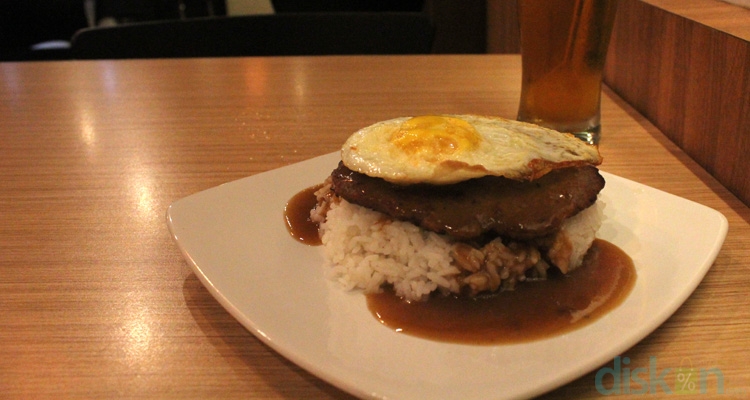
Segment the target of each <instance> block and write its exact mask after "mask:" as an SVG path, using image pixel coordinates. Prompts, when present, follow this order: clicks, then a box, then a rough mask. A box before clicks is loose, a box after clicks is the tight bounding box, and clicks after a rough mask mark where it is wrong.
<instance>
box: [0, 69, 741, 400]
mask: <svg viewBox="0 0 750 400" xmlns="http://www.w3.org/2000/svg"><path fill="white" fill-rule="evenodd" d="M0 77H1V80H0V124H1V128H0V176H2V180H1V181H0V321H1V322H0V323H1V324H2V328H1V329H0V393H2V395H0V397H3V398H18V399H26V398H55V399H60V398H118V397H129V398H160V399H165V398H222V399H228V398H243V399H245V398H269V399H270V398H288V399H297V398H305V399H313V398H347V397H348V395H347V394H345V393H343V392H341V391H339V390H338V389H336V388H334V387H332V386H330V385H328V384H327V383H324V382H322V381H320V380H318V379H317V378H315V377H313V376H312V375H311V374H309V373H307V372H306V371H304V370H302V369H300V368H299V367H297V366H295V365H294V364H292V363H290V362H289V361H287V360H285V359H284V358H282V357H280V356H279V355H277V354H276V353H275V352H273V351H272V350H270V349H269V348H268V347H266V346H265V345H264V344H262V343H261V342H260V341H259V340H258V339H256V338H255V337H254V336H252V335H251V334H250V333H248V331H247V330H245V329H244V328H243V327H242V326H241V325H240V324H239V323H238V322H236V321H235V320H234V319H233V318H232V317H231V316H230V315H229V314H228V313H227V312H226V311H224V309H223V308H222V307H221V306H220V305H219V304H218V303H217V302H216V301H215V300H214V299H213V298H212V297H211V296H210V294H209V293H208V291H207V290H206V289H204V288H203V286H202V285H201V284H200V282H199V281H198V279H197V278H196V277H195V275H193V273H192V272H191V271H190V269H189V268H188V266H187V264H186V262H185V261H184V260H183V259H182V257H181V255H180V253H179V251H178V249H177V247H176V246H175V245H174V243H173V242H172V239H171V237H170V234H169V232H168V230H167V226H166V223H165V211H166V209H167V207H168V206H169V204H171V203H172V202H173V201H175V200H177V199H180V198H182V197H184V196H187V195H189V194H192V193H195V192H197V191H200V190H204V189H208V188H211V187H213V186H216V185H219V184H221V183H224V182H228V181H232V180H235V179H238V178H242V177H245V176H248V175H253V174H257V173H259V172H263V171H267V170H271V169H274V168H277V167H281V166H283V165H288V164H291V163H295V162H298V161H302V160H306V159H309V158H311V157H313V156H317V155H321V154H325V153H329V152H332V151H336V150H337V149H338V148H339V146H340V145H341V144H342V142H343V141H344V140H345V138H346V137H347V136H348V135H349V134H350V133H352V132H353V131H354V130H355V129H357V128H359V127H362V126H365V125H367V124H370V123H373V122H375V121H378V120H383V119H387V118H391V117H395V116H404V115H416V114H426V113H477V114H493V115H499V116H504V117H509V118H513V117H514V116H515V112H516V106H517V99H518V94H519V89H520V59H519V58H518V56H513V55H511V56H503V55H476V56H468V55H465V56H401V57H319V58H240V59H192V60H191V59H185V60H141V61H101V62H40V63H25V64H21V63H5V64H0ZM602 119H603V138H602V142H601V152H602V154H603V155H604V158H605V161H604V164H603V165H602V169H604V170H606V171H608V172H611V173H614V174H617V175H621V176H623V177H626V178H629V179H633V180H636V181H638V182H641V183H644V184H646V185H650V186H653V187H656V188H658V189H662V190H665V191H667V192H671V193H673V194H676V195H678V196H682V197H685V198H688V199H691V200H694V201H697V202H699V203H702V204H705V205H707V206H709V207H712V208H715V209H717V210H719V211H720V212H722V213H723V214H724V215H725V216H726V217H727V218H728V220H729V234H728V236H727V239H726V242H725V244H724V247H723V248H722V250H721V252H720V254H719V256H718V258H717V260H716V263H715V265H714V266H713V267H712V269H711V271H710V272H709V273H708V275H707V276H706V278H705V279H704V281H703V283H702V284H701V285H700V286H699V287H698V289H697V290H696V291H695V293H694V294H693V295H692V296H691V297H690V298H689V299H688V300H687V302H686V303H685V304H684V305H683V306H682V307H681V308H680V309H679V310H678V311H677V313H676V314H674V316H672V317H671V318H670V319H669V320H668V321H667V322H666V323H665V324H664V325H662V326H661V327H660V328H659V329H657V330H656V331H655V332H654V333H653V334H651V335H650V336H648V337H647V338H646V339H645V340H643V341H642V342H640V343H639V344H638V345H636V346H635V347H633V348H632V349H630V350H628V351H627V352H626V353H625V354H623V356H627V357H629V358H630V359H631V363H630V365H631V366H632V367H633V368H636V367H639V366H640V367H648V365H649V357H658V363H659V367H660V368H661V369H663V368H677V367H680V366H681V363H684V362H685V360H689V361H690V362H691V363H692V365H693V366H694V367H696V368H711V367H716V368H719V369H720V370H721V372H722V374H723V376H724V380H725V381H724V387H725V393H724V396H723V397H721V398H727V397H729V398H732V397H734V398H745V397H746V396H748V395H750V366H749V365H748V364H747V361H748V359H750V351H749V350H748V349H749V348H750V307H748V306H747V304H748V301H747V298H748V288H749V287H750V252H749V251H748V249H749V248H750V209H748V207H747V206H745V205H744V204H743V203H741V202H740V201H738V200H737V198H736V197H734V196H733V195H731V194H730V193H729V192H728V191H727V190H726V189H725V188H724V187H722V186H721V185H720V184H719V183H717V181H716V180H715V179H714V178H712V176H711V175H709V174H708V173H707V172H705V171H704V170H703V169H701V168H700V167H699V166H697V164H696V163H695V162H693V161H692V160H691V159H690V158H688V157H687V156H686V155H685V154H684V153H683V152H682V151H681V150H680V149H679V148H678V147H676V146H675V145H673V144H672V143H671V142H669V141H668V140H667V139H666V138H665V136H664V135H663V134H662V133H660V132H659V131H658V130H657V129H655V128H654V126H653V125H651V124H650V123H649V121H647V120H646V119H644V118H643V117H642V116H641V115H639V114H638V113H636V112H635V111H634V110H633V109H632V108H631V107H629V105H628V104H626V103H625V102H623V101H622V100H620V99H619V98H618V97H616V96H615V95H613V94H612V93H611V92H610V91H609V90H605V97H604V100H603V117H602ZM710 389H711V390H710V391H709V393H708V394H706V395H703V396H701V398H710V397H712V396H711V395H712V394H715V390H714V389H715V388H714V386H711V387H710ZM727 395H728V396H727ZM547 396H548V397H549V398H599V397H600V396H601V394H600V393H598V392H597V390H596V388H595V385H594V373H593V372H592V373H590V374H588V375H586V376H584V377H582V378H580V379H578V380H576V381H574V382H572V383H571V384H569V385H567V386H565V387H563V388H560V389H558V390H556V391H554V392H552V393H549V394H548V395H547ZM631 397H632V398H642V395H631V396H627V395H621V396H617V398H618V399H619V398H631Z"/></svg>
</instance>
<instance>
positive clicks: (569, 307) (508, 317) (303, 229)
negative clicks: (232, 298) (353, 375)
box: [284, 185, 636, 345]
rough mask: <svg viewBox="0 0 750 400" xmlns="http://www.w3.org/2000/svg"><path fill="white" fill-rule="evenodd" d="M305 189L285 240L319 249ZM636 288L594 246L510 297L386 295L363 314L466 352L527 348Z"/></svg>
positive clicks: (606, 249) (619, 254)
mask: <svg viewBox="0 0 750 400" xmlns="http://www.w3.org/2000/svg"><path fill="white" fill-rule="evenodd" d="M319 187H320V185H318V186H313V187H310V188H307V189H305V190H303V191H301V192H300V193H298V194H297V195H295V196H294V197H292V199H291V200H289V202H288V203H287V205H286V208H285V209H284V217H285V221H286V225H287V229H288V230H289V232H290V234H291V235H292V236H293V237H294V238H295V239H297V240H299V241H300V242H302V243H305V244H308V245H311V246H314V245H320V237H319V236H318V227H317V224H315V223H314V222H312V221H311V220H310V210H311V209H312V208H313V207H315V202H316V201H315V196H314V193H315V191H316V190H317V189H318V188H319ZM635 281H636V272H635V267H634V266H633V261H632V260H631V259H630V257H629V256H628V255H627V254H625V252H623V251H622V250H620V249H619V248H618V247H617V246H615V245H614V244H612V243H609V242H607V241H604V240H600V239H597V240H596V241H594V244H593V246H592V248H591V250H590V251H589V253H588V254H587V256H586V259H585V260H584V264H583V265H582V266H581V267H579V268H578V269H576V270H575V271H573V272H571V273H570V274H568V275H565V276H553V277H551V278H550V279H547V280H545V281H537V282H526V283H522V284H519V285H517V286H516V289H515V290H513V291H507V292H501V293H497V294H493V295H488V296H485V297H480V298H475V299H468V298H459V297H438V296H436V297H434V298H431V299H429V301H426V302H421V303H417V302H412V303H408V302H405V301H403V300H402V299H400V298H398V297H397V296H395V295H394V294H393V292H391V291H385V292H384V293H379V294H369V295H367V307H368V308H369V310H370V312H372V314H373V315H374V316H375V318H377V319H378V320H379V321H380V322H381V323H382V324H384V325H385V326H387V327H389V328H391V329H393V330H395V331H398V332H401V333H405V334H408V335H413V336H418V337H423V338H427V339H431V340H438V341H444V342H454V343H466V344H481V345H492V344H506V343H519V342H528V341H532V340H538V339H543V338H547V337H552V336H556V335H560V334H563V333H565V332H569V331H572V330H575V329H578V328H581V327H583V326H585V325H588V324H590V323H591V322H593V321H596V320H597V319H599V318H600V317H602V316H603V315H605V314H606V313H607V312H609V311H610V310H612V309H614V308H615V307H617V306H618V305H619V304H620V303H622V301H623V300H624V299H625V298H626V297H627V296H628V294H629V293H630V291H631V290H632V288H633V286H634V285H635Z"/></svg>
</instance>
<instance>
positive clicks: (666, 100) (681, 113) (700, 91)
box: [605, 0, 750, 204]
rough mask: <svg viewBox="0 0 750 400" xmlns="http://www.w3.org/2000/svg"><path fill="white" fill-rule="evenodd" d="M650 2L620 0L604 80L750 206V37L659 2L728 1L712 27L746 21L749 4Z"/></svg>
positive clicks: (692, 7) (714, 6)
mask: <svg viewBox="0 0 750 400" xmlns="http://www.w3.org/2000/svg"><path fill="white" fill-rule="evenodd" d="M653 3H654V4H651V2H646V1H640V0H620V4H619V7H620V8H619V9H618V15H617V21H616V23H615V30H614V33H613V35H612V42H611V43H610V49H609V58H608V60H607V65H606V71H605V81H606V83H607V84H608V85H609V86H610V87H611V88H612V89H613V90H614V91H615V92H617V93H618V94H619V95H620V96H622V97H623V99H625V100H626V101H627V102H628V103H630V104H631V105H633V107H635V108H636V109H637V110H638V111H639V112H640V113H642V114H643V115H644V116H645V117H646V118H648V119H649V120H650V121H651V122H653V123H654V125H656V126H657V127H658V128H659V129H660V130H661V131H662V132H664V133H665V134H666V135H667V136H668V137H669V138H670V139H671V140H672V141H673V142H675V143H676V144H677V145H678V146H680V147H681V148H682V149H683V150H684V151H685V152H686V153H688V155H690V156H691V157H692V158H693V159H695V160H696V161H697V162H698V163H699V164H701V165H702V166H703V167H704V168H705V169H706V170H707V171H708V172H709V173H711V174H712V175H713V176H714V177H716V178H717V179H718V180H719V181H720V182H721V183H722V184H724V185H725V186H727V187H728V188H729V189H730V190H731V191H732V192H733V193H735V194H736V195H737V196H738V197H739V198H740V199H741V200H742V201H743V202H744V203H745V204H750V157H748V154H750V41H748V40H747V39H746V38H743V37H740V36H737V35H744V33H742V32H740V31H733V32H727V31H726V30H722V28H721V27H719V28H716V27H714V26H709V25H706V23H710V21H705V20H704V21H701V22H698V21H696V20H694V19H692V18H688V17H685V16H684V15H682V14H681V10H680V9H679V8H670V9H664V8H661V6H667V7H672V6H673V5H674V4H677V6H679V5H680V4H682V5H683V6H684V7H686V8H685V10H689V12H695V7H696V5H697V6H700V4H705V5H706V7H710V8H711V10H713V11H714V12H716V10H717V9H721V7H729V8H730V11H732V12H733V14H732V20H729V21H728V20H727V19H721V18H718V19H717V24H716V26H720V25H721V24H726V23H727V22H729V23H731V24H733V25H735V24H736V23H737V18H738V17H739V18H740V19H741V18H746V21H747V22H748V24H749V25H750V10H746V9H743V8H740V7H737V6H733V5H728V4H726V3H720V2H716V1H713V0H702V1H688V2H683V3H673V4H670V3H669V2H662V3H663V4H659V6H657V4H656V3H659V2H657V1H653ZM716 15H720V14H716ZM743 15H744V17H743ZM704 16H705V14H704ZM738 32H739V33H738Z"/></svg>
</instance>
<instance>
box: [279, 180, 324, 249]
mask: <svg viewBox="0 0 750 400" xmlns="http://www.w3.org/2000/svg"><path fill="white" fill-rule="evenodd" d="M321 186H322V185H317V186H312V187H309V188H307V189H305V190H303V191H301V192H299V193H297V194H295V195H294V197H292V198H291V199H290V200H289V202H287V203H286V207H284V221H286V229H287V230H288V231H289V234H290V235H292V237H293V238H295V239H297V240H299V241H300V242H302V243H305V244H308V245H310V246H318V245H320V244H321V243H320V235H318V224H316V223H315V222H313V221H311V220H310V210H312V209H313V208H315V204H316V203H317V200H316V199H315V192H316V191H317V190H318V189H320V187H321Z"/></svg>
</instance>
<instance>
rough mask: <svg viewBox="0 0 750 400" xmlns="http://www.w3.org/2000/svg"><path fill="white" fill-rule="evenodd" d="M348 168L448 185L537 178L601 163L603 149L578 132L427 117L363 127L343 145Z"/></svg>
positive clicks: (455, 117)
mask: <svg viewBox="0 0 750 400" xmlns="http://www.w3.org/2000/svg"><path fill="white" fill-rule="evenodd" d="M341 159H342V161H343V163H344V165H346V166H347V167H348V168H349V169H351V170H353V171H357V172H360V173H363V174H365V175H368V176H371V177H375V178H382V179H385V180H386V181H389V182H392V183H396V184H415V183H428V184H435V185H446V184H452V183H457V182H461V181H464V180H468V179H473V178H479V177H482V176H487V175H492V176H504V177H506V178H510V179H515V180H533V179H536V178H538V177H541V176H542V175H544V174H546V173H547V172H549V171H551V170H553V169H556V168H562V167H568V166H575V165H586V164H591V165H598V164H600V163H601V156H600V155H599V150H598V149H597V148H596V147H595V146H592V145H589V144H586V143H584V142H583V141H582V140H579V139H577V138H576V137H574V136H573V135H570V134H565V133H561V132H557V131H554V130H551V129H547V128H543V127H540V126H537V125H533V124H528V123H524V122H519V121H513V120H508V119H504V118H499V117H483V116H477V115H426V116H417V117H403V118H395V119H391V120H387V121H382V122H378V123H375V124H373V125H370V126H368V127H365V128H362V129H360V130H359V131H357V132H355V133H354V134H353V135H352V136H350V137H349V139H348V140H347V141H346V142H345V143H344V145H343V146H342V148H341Z"/></svg>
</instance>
